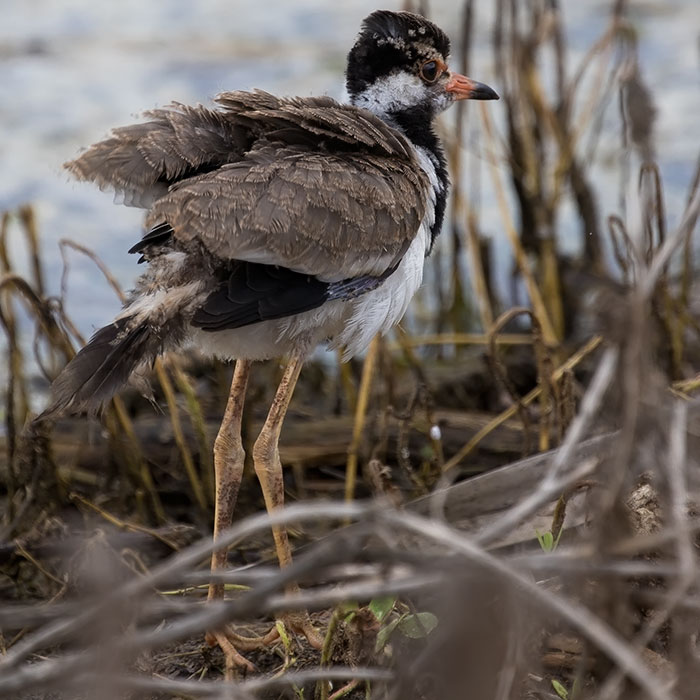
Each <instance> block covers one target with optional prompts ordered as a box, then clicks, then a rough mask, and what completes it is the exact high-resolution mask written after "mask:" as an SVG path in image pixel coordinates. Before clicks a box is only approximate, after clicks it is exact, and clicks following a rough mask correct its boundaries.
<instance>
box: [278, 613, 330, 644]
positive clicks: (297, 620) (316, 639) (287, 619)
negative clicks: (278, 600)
mask: <svg viewBox="0 0 700 700" xmlns="http://www.w3.org/2000/svg"><path fill="white" fill-rule="evenodd" d="M280 618H281V620H282V622H283V623H284V626H285V628H286V629H287V630H289V631H290V632H292V633H294V634H302V635H304V637H306V641H307V642H308V643H309V644H310V645H311V646H312V647H313V648H314V649H321V648H322V647H323V637H322V636H321V635H320V634H319V633H318V630H317V629H316V628H315V627H314V626H313V625H312V624H311V618H310V617H309V613H308V612H306V610H295V611H294V612H288V613H284V614H283V615H281V616H280Z"/></svg>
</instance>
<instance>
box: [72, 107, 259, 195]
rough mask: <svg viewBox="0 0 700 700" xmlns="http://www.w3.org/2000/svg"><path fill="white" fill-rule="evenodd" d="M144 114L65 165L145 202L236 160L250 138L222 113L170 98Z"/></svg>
mask: <svg viewBox="0 0 700 700" xmlns="http://www.w3.org/2000/svg"><path fill="white" fill-rule="evenodd" d="M145 116H146V117H148V118H149V119H148V121H146V122H145V123H143V124H132V125H130V126H124V127H120V128H118V129H113V130H112V132H111V134H110V136H109V138H107V139H105V140H104V141H100V142H99V143H96V144H94V145H93V146H90V148H88V149H87V151H85V152H84V153H83V154H81V155H80V156H79V157H78V158H76V159H75V160H73V161H69V162H68V163H66V164H65V166H64V167H65V168H66V169H67V170H69V171H70V172H71V173H72V174H73V175H74V176H75V177H76V178H77V179H79V180H91V181H93V182H95V183H96V184H97V185H98V186H99V187H100V189H114V190H115V191H116V192H118V193H120V194H123V195H124V197H125V201H126V203H127V204H132V205H136V206H150V205H151V204H152V203H153V201H155V200H156V199H157V198H158V197H160V196H162V195H164V194H165V193H166V192H167V188H168V186H169V185H170V184H172V183H174V182H177V181H178V180H180V179H181V178H183V177H187V176H188V175H192V174H196V173H197V172H200V171H202V170H210V169H212V168H215V167H219V166H221V165H224V164H226V163H230V162H232V161H235V160H237V159H238V158H240V157H241V155H242V154H243V153H244V152H245V150H247V148H248V147H249V146H250V143H251V141H252V139H251V137H250V134H248V133H246V132H245V131H243V130H241V129H235V128H232V126H231V124H230V123H229V120H228V119H227V118H226V116H225V115H224V114H222V113H221V112H217V111H214V110H210V109H207V108H205V107H202V106H201V105H200V106H197V107H189V106H187V105H181V104H176V103H175V104H172V105H170V106H169V107H167V108H163V109H156V110H152V111H150V112H146V114H145Z"/></svg>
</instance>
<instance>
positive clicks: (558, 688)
mask: <svg viewBox="0 0 700 700" xmlns="http://www.w3.org/2000/svg"><path fill="white" fill-rule="evenodd" d="M552 688H554V691H555V692H556V694H557V695H558V696H559V697H560V698H561V700H568V698H569V691H568V690H567V689H566V688H565V687H564V686H563V685H562V684H561V683H560V682H559V681H555V680H553V681H552Z"/></svg>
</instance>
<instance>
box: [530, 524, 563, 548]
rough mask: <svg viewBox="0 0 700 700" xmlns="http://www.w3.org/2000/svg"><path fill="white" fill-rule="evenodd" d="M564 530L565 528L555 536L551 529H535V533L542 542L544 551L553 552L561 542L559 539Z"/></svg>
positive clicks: (541, 545)
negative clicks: (544, 530) (542, 530)
mask: <svg viewBox="0 0 700 700" xmlns="http://www.w3.org/2000/svg"><path fill="white" fill-rule="evenodd" d="M563 531H564V530H563V529H560V530H559V533H558V534H557V536H556V538H555V537H554V535H553V534H552V533H551V532H549V531H547V532H540V531H539V530H535V534H536V535H537V541H538V542H539V543H540V547H542V551H543V552H547V553H549V552H553V551H554V550H555V549H556V548H557V545H558V544H559V540H560V539H561V533H562V532H563Z"/></svg>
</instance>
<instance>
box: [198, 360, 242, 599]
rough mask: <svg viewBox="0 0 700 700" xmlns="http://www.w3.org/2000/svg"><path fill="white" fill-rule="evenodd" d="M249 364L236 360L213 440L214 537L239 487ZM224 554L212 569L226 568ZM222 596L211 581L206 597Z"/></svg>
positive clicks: (229, 512) (228, 518) (229, 515)
mask: <svg viewBox="0 0 700 700" xmlns="http://www.w3.org/2000/svg"><path fill="white" fill-rule="evenodd" d="M250 366H251V362H250V360H238V361H237V362H236V368H235V369H234V371H233V380H232V382H231V391H230V393H229V397H228V403H227V404H226V412H225V413H224V418H223V420H222V421H221V427H220V428H219V433H218V435H217V436H216V441H215V442H214V473H215V479H216V502H215V505H214V539H215V540H216V538H217V537H218V536H219V535H220V534H221V532H222V531H223V530H226V529H227V528H229V527H231V519H232V517H233V509H234V508H235V507H236V499H237V498H238V489H239V488H240V486H241V478H242V477H243V467H244V465H245V450H244V449H243V439H242V437H241V421H242V418H243V403H244V401H245V392H246V388H247V386H248V376H249V375H250ZM227 553H228V552H227V550H226V549H220V550H216V551H215V552H214V553H213V554H212V557H211V570H212V571H219V570H221V569H224V568H225V567H226V555H227ZM223 597H224V586H223V584H220V583H212V584H210V586H209V597H208V599H209V600H214V599H219V600H220V599H222V598H223Z"/></svg>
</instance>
